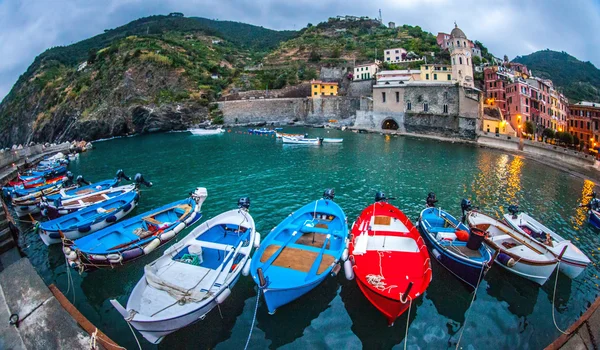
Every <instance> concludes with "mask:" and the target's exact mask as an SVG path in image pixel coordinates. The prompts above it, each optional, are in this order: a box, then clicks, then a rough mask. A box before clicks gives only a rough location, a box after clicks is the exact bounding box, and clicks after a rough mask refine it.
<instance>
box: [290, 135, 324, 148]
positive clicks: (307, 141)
mask: <svg viewBox="0 0 600 350" xmlns="http://www.w3.org/2000/svg"><path fill="white" fill-rule="evenodd" d="M281 139H282V140H283V143H288V144H294V145H316V146H318V145H320V144H321V142H322V141H323V139H320V138H315V139H308V138H302V139H298V138H295V137H287V136H284V137H282V138H281Z"/></svg>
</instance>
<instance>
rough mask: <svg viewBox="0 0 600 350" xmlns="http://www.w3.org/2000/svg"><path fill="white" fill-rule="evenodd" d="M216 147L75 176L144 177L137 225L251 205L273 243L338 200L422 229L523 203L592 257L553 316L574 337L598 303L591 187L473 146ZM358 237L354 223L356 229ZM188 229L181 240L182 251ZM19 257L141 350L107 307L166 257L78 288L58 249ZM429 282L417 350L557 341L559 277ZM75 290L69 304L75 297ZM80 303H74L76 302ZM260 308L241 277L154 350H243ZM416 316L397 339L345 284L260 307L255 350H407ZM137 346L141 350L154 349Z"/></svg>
mask: <svg viewBox="0 0 600 350" xmlns="http://www.w3.org/2000/svg"><path fill="white" fill-rule="evenodd" d="M242 131H243V130H242V129H239V130H235V129H234V130H233V131H232V132H230V133H227V134H224V135H216V136H192V135H190V134H188V133H166V134H156V135H146V136H138V137H131V138H122V139H115V140H110V141H104V142H96V143H95V144H94V145H95V149H94V150H93V151H91V152H87V153H84V154H81V156H80V159H79V160H78V161H75V162H73V163H72V164H71V166H70V170H71V171H72V172H73V173H74V174H75V175H79V174H83V175H84V176H85V178H86V179H88V180H92V181H99V180H104V179H107V178H111V177H113V176H114V173H115V172H116V170H117V169H119V168H122V169H124V170H125V173H126V174H127V175H129V176H131V177H133V175H135V173H136V172H141V173H142V174H144V176H145V178H146V179H148V180H150V181H152V182H153V183H154V186H153V187H152V188H149V189H144V190H143V193H142V196H141V200H140V204H139V206H138V207H137V208H136V209H135V211H134V213H132V214H130V215H137V214H136V213H138V214H139V213H142V212H144V211H147V210H149V209H152V208H155V207H158V206H161V205H163V204H166V203H168V202H171V201H174V200H178V199H181V198H183V197H184V196H187V194H188V193H189V192H190V191H191V190H192V189H194V188H195V187H198V186H202V187H206V188H207V189H208V198H207V200H206V202H205V203H204V205H203V208H202V209H203V213H204V218H203V219H208V218H210V217H213V216H215V215H217V214H219V213H221V212H223V211H226V210H230V209H232V208H235V207H236V203H237V199H238V198H239V197H241V196H250V198H251V201H252V206H251V210H250V212H251V214H252V216H253V217H254V219H255V221H256V225H257V229H258V230H259V232H261V233H262V235H263V236H265V235H266V234H267V233H268V232H269V231H270V230H271V228H273V227H274V226H275V225H276V224H277V223H278V222H279V221H281V220H283V219H284V218H285V217H286V216H287V215H288V214H289V213H290V212H292V211H294V210H295V209H296V208H299V207H300V206H302V205H303V204H305V203H307V202H309V201H312V200H315V199H317V198H320V196H321V195H322V193H323V190H324V189H325V188H328V187H333V188H335V191H336V198H335V200H336V202H337V203H338V204H339V205H340V206H341V207H342V208H343V209H344V210H345V212H346V215H347V216H348V220H349V221H353V220H354V219H355V218H356V217H357V216H358V214H359V213H360V212H361V211H362V210H363V209H364V207H365V206H367V205H369V204H371V203H372V202H373V200H374V195H375V191H377V190H382V191H385V192H386V193H387V194H388V195H392V196H395V197H397V200H395V201H394V202H393V204H395V205H396V206H398V207H399V208H400V209H402V210H403V211H404V212H405V213H406V214H407V215H408V216H409V217H410V218H412V219H415V218H417V217H418V215H419V212H420V211H421V209H422V208H423V206H424V204H425V197H426V195H427V193H428V192H430V191H433V192H435V193H436V194H437V197H438V199H439V203H438V204H439V206H441V207H442V208H444V209H445V210H448V211H449V212H451V213H453V214H455V215H456V216H458V215H460V205H459V203H460V200H461V199H462V198H470V199H472V201H473V203H474V205H476V206H479V207H480V208H481V209H482V210H484V211H486V212H489V213H495V214H497V215H500V214H501V213H502V212H504V211H506V208H507V207H508V205H509V204H513V203H516V204H518V205H519V206H520V207H521V209H523V210H524V211H527V212H529V213H530V214H532V215H533V216H534V217H536V218H538V219H539V220H540V221H541V222H543V223H545V224H546V225H547V226H549V227H551V228H554V229H555V230H557V232H558V233H559V234H561V235H562V236H563V237H565V238H569V239H572V240H574V241H575V242H576V244H577V245H578V246H579V247H580V248H581V249H582V250H583V251H585V252H586V253H587V254H588V256H589V257H590V259H591V260H592V261H593V264H594V266H590V267H588V268H587V270H586V271H585V272H584V273H583V274H582V275H580V276H579V277H578V278H577V279H575V280H570V279H569V278H568V277H566V276H565V275H563V274H559V276H558V285H557V290H556V303H555V306H554V307H555V313H556V319H557V324H558V325H559V326H560V327H561V328H563V329H566V328H567V327H568V326H569V325H570V324H571V323H572V322H574V321H575V320H576V319H577V318H578V317H579V316H580V315H581V314H582V313H583V312H584V311H585V310H586V309H587V307H588V306H589V305H590V304H591V302H593V301H594V300H595V298H596V297H597V296H598V294H599V288H598V283H599V277H598V275H599V271H598V268H597V266H595V265H596V264H597V262H598V255H600V237H599V236H598V231H596V230H594V229H593V228H592V227H591V226H590V225H588V224H587V221H586V214H585V211H584V210H583V209H577V208H576V207H577V205H578V203H580V202H581V201H583V198H584V197H585V195H587V194H589V193H591V191H592V190H593V189H594V186H595V184H594V183H593V182H591V181H588V180H584V179H581V178H578V177H574V176H572V175H569V174H567V173H565V172H561V171H559V170H556V169H554V168H550V167H547V166H545V165H543V164H541V163H538V162H535V161H531V160H527V159H523V158H521V157H518V156H513V155H507V154H503V153H501V152H497V151H494V150H488V149H481V148H476V147H474V146H470V145H463V144H453V143H447V142H439V141H434V140H421V139H414V138H404V137H386V136H383V135H378V134H355V133H352V132H349V131H345V132H343V131H338V130H326V129H301V128H289V129H286V130H285V131H286V132H294V133H296V132H308V133H309V134H310V135H311V136H313V135H314V136H326V137H343V138H344V142H343V144H325V145H323V146H321V147H315V146H302V145H300V146H290V145H282V144H281V142H280V141H276V140H275V139H274V138H272V137H268V136H256V135H248V134H244V133H242ZM349 224H351V222H349ZM187 232H189V230H187V231H184V232H183V233H182V234H181V235H180V236H179V238H180V239H181V238H182V237H183V236H184V235H185V234H186V233H187ZM20 244H21V246H22V247H23V249H24V251H25V252H26V254H27V255H28V256H29V258H30V260H31V262H32V263H33V264H34V266H35V267H36V268H37V270H38V271H39V272H40V274H41V275H42V277H43V278H44V279H45V281H46V282H47V283H55V284H56V285H57V286H58V287H59V288H60V289H61V291H62V292H63V293H65V295H67V296H68V298H69V299H70V300H71V301H72V302H73V301H74V304H75V306H76V307H77V308H78V309H79V310H80V311H81V312H82V313H83V314H84V315H85V316H86V317H87V318H88V319H89V320H90V321H91V322H92V323H93V324H94V325H96V326H97V327H98V328H100V329H101V330H102V331H103V332H104V333H106V334H107V335H108V336H110V337H111V338H112V339H113V340H115V341H116V342H118V343H119V344H120V345H122V346H125V347H127V348H131V349H133V348H137V345H136V344H135V340H134V338H133V335H132V334H131V332H130V330H129V328H128V327H127V324H126V323H125V322H124V321H123V319H122V318H121V316H120V315H119V314H118V313H117V311H116V310H114V309H113V308H112V306H111V304H110V303H109V300H110V299H112V298H116V299H118V300H119V301H120V302H121V303H122V304H125V303H126V301H127V297H128V295H129V293H130V291H131V290H132V288H133V287H134V285H135V283H136V282H137V281H138V280H139V279H140V277H142V275H143V266H144V265H145V264H147V263H149V262H151V261H152V260H154V259H156V258H158V257H159V254H161V253H162V251H164V249H166V247H163V248H162V249H161V250H160V252H154V253H153V254H152V255H150V256H148V257H145V258H143V259H140V260H138V261H135V262H133V263H132V264H130V265H126V266H123V267H121V268H118V269H114V270H101V271H95V272H92V273H89V274H84V275H83V276H80V275H78V274H77V273H76V272H74V271H71V276H72V277H73V286H74V287H69V285H68V275H67V268H66V266H65V260H64V257H63V254H62V252H61V247H60V246H52V247H50V248H47V247H46V246H45V245H44V244H43V243H42V241H41V240H40V239H39V237H38V236H36V235H34V234H33V233H24V234H22V236H21V242H20ZM432 269H433V281H432V282H431V285H430V286H429V289H428V290H427V292H426V293H425V294H424V296H423V297H422V298H420V299H419V300H418V301H417V302H416V303H415V304H413V307H412V311H411V313H410V320H409V322H410V325H409V329H408V338H407V341H408V345H409V347H410V348H413V349H414V348H421V349H423V348H434V349H445V348H454V347H455V346H456V342H457V340H458V337H459V332H460V330H461V328H462V327H463V326H465V331H464V333H463V335H462V339H461V342H460V345H461V347H465V348H466V347H469V348H476V349H487V348H527V349H541V348H543V347H545V346H546V345H548V344H549V343H550V342H552V341H553V340H554V339H555V338H556V337H557V336H558V335H559V334H560V333H559V332H558V331H557V330H556V328H555V327H554V325H553V321H552V308H553V306H552V294H553V288H554V280H555V275H552V277H551V278H550V280H549V281H548V282H547V283H546V284H545V285H544V286H542V287H539V286H537V285H535V284H533V283H532V282H529V281H527V280H524V279H521V278H519V277H516V276H514V275H512V274H510V273H508V272H506V271H504V270H503V269H501V268H499V267H494V268H492V269H491V270H490V272H489V273H488V274H487V275H486V276H485V280H484V281H483V282H482V284H481V285H480V287H479V290H478V291H477V294H476V298H475V301H474V302H473V304H472V305H471V306H470V307H469V305H470V303H471V298H472V294H471V293H470V292H469V291H468V290H467V289H466V288H465V287H464V286H463V285H462V284H461V283H460V282H459V281H458V280H457V279H456V278H455V277H454V276H453V275H452V274H450V273H449V272H448V271H446V270H445V269H444V268H443V267H441V266H440V265H439V264H437V263H436V262H435V261H434V262H433V263H432ZM67 291H68V292H67ZM73 292H74V295H73ZM255 303H256V288H255V285H254V284H253V282H252V281H251V278H249V277H242V278H241V279H240V281H239V282H238V284H237V285H236V286H235V288H234V289H233V293H232V295H231V296H230V297H229V298H228V299H227V301H226V302H225V303H224V304H223V305H222V307H221V310H220V311H221V314H222V317H221V315H220V313H219V310H217V309H215V310H213V311H212V312H211V313H210V314H209V315H208V316H207V317H206V319H205V320H203V321H200V322H198V323H196V324H194V325H192V326H189V327H187V328H185V329H183V330H180V331H178V332H176V333H174V334H172V335H170V336H168V337H166V338H165V340H164V341H163V342H162V343H161V344H160V345H159V346H158V347H159V348H164V349H167V348H190V349H206V348H221V349H230V348H243V346H244V344H245V342H246V338H247V336H248V332H249V330H250V324H251V322H252V317H253V314H254V307H255ZM406 321H407V315H406V314H405V315H403V316H402V317H400V318H399V319H398V320H397V321H396V323H395V325H394V326H393V327H387V322H386V320H385V318H384V317H383V316H382V315H380V314H379V312H378V311H377V310H376V309H375V308H374V307H373V306H371V305H370V304H369V302H368V301H367V300H366V299H365V298H364V297H363V295H362V294H361V293H360V291H359V289H358V287H357V285H356V282H355V281H347V280H345V278H344V274H343V273H341V274H340V275H338V276H337V277H335V278H329V279H328V280H327V281H326V282H325V283H323V284H322V285H320V286H318V287H317V288H316V289H314V290H313V291H312V292H311V293H309V294H308V295H306V296H304V297H302V298H301V299H299V300H297V301H295V302H293V303H291V304H289V305H287V306H285V307H281V308H280V309H279V310H278V311H277V313H276V314H275V315H273V316H269V315H268V314H267V308H266V306H265V305H264V304H263V303H262V301H261V302H260V304H259V308H258V313H257V321H256V326H255V329H254V332H253V334H252V339H251V342H250V347H251V348H271V349H274V348H280V347H281V348H309V347H310V348H359V347H365V348H384V349H385V348H392V347H402V346H403V345H404V340H405V331H406ZM138 338H139V339H140V341H141V342H142V345H143V347H144V348H154V347H156V346H154V345H151V344H149V343H147V342H146V341H145V340H144V339H143V338H142V337H141V336H140V335H138Z"/></svg>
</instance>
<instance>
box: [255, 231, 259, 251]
mask: <svg viewBox="0 0 600 350" xmlns="http://www.w3.org/2000/svg"><path fill="white" fill-rule="evenodd" d="M258 247H260V233H258V232H256V234H255V235H254V248H258Z"/></svg>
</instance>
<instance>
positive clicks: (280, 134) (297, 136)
mask: <svg viewBox="0 0 600 350" xmlns="http://www.w3.org/2000/svg"><path fill="white" fill-rule="evenodd" d="M284 136H285V137H294V138H297V139H303V138H304V137H305V136H306V135H304V134H286V133H283V132H276V133H275V137H277V138H278V139H280V138H282V137H284Z"/></svg>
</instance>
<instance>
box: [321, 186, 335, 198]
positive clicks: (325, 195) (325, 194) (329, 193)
mask: <svg viewBox="0 0 600 350" xmlns="http://www.w3.org/2000/svg"><path fill="white" fill-rule="evenodd" d="M334 197H335V190H334V189H333V188H328V189H326V190H325V192H323V198H324V199H329V200H331V201H332V200H333V198H334Z"/></svg>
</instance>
